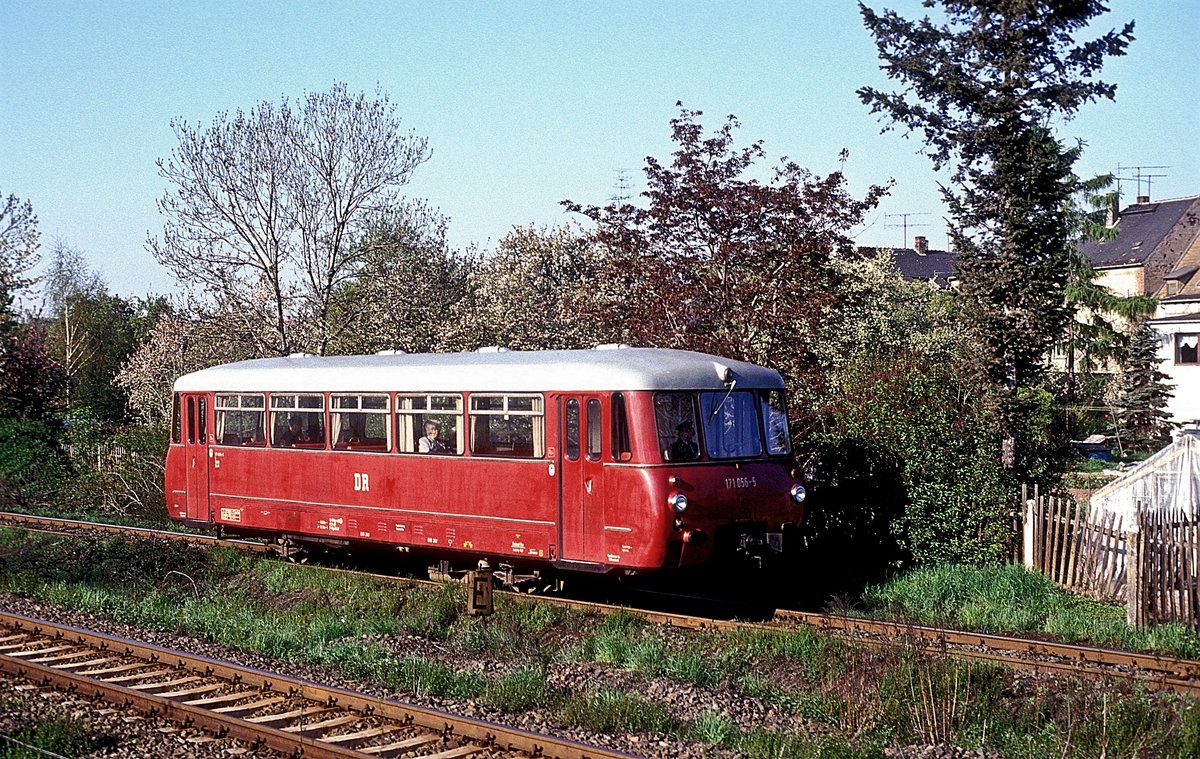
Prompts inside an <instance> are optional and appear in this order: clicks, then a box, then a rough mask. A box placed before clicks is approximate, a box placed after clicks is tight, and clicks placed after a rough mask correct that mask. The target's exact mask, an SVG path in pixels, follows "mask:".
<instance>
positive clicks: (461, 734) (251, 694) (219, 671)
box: [0, 612, 630, 759]
mask: <svg viewBox="0 0 1200 759" xmlns="http://www.w3.org/2000/svg"><path fill="white" fill-rule="evenodd" d="M0 627H3V628H5V630H6V631H7V632H6V633H5V637H4V638H3V641H5V642H6V643H7V645H4V646H2V647H0V648H2V649H3V650H0V670H3V671H6V672H9V673H11V674H14V675H17V676H19V677H22V678H25V679H29V680H34V681H36V682H42V683H47V684H49V683H53V684H55V685H56V686H58V687H60V688H68V689H73V690H74V691H76V692H80V693H85V694H88V695H95V696H99V697H101V698H104V699H105V700H107V701H110V702H114V701H115V702H117V703H122V704H127V705H131V706H134V707H135V708H137V709H139V710H141V711H145V712H150V713H154V714H161V715H162V716H164V717H166V718H168V719H171V720H173V721H176V722H182V723H184V724H189V725H196V726H200V727H204V728H206V729H209V730H211V731H214V732H216V733H218V734H221V735H229V736H233V737H235V738H239V739H241V740H244V741H247V742H249V743H252V744H255V745H266V746H270V747H271V748H273V749H275V750H277V751H280V752H282V753H284V754H290V755H293V756H304V757H319V758H320V759H340V758H345V757H364V756H371V755H373V754H371V753H368V752H364V751H360V750H356V749H352V748H347V747H345V746H341V745H338V744H337V743H335V742H328V741H329V740H331V739H334V738H338V737H339V736H337V735H326V736H323V738H316V737H310V736H308V735H304V734H303V732H304V731H308V732H311V731H312V727H313V726H312V725H308V726H304V727H293V728H292V729H284V728H276V727H272V726H271V725H268V724H262V723H256V722H254V721H252V720H251V719H246V718H244V717H239V716H234V715H232V714H229V713H222V712H218V711H214V710H213V709H206V708H203V707H202V706H200V705H197V703H196V701H193V702H191V703H185V702H183V701H181V700H179V698H178V697H169V696H167V695H161V694H156V693H152V692H149V690H150V688H153V687H158V688H159V689H160V690H162V688H163V687H166V688H167V689H168V690H169V689H170V688H171V687H178V686H174V685H173V683H175V682H179V683H180V684H182V682H183V681H185V680H186V681H191V682H194V681H198V680H200V679H204V678H209V679H216V680H218V681H224V683H225V684H226V685H227V687H229V688H233V689H235V692H242V695H241V697H240V699H238V700H244V699H247V698H258V699H259V700H260V701H261V700H266V701H272V704H271V705H272V706H276V705H278V704H280V703H284V702H286V701H302V702H306V703H307V704H308V705H309V706H307V707H303V708H301V709H300V710H298V712H297V713H296V714H295V718H296V719H304V718H308V717H311V716H313V715H315V714H316V713H318V712H326V711H327V710H341V711H344V712H349V713H351V715H353V719H354V720H358V721H361V720H378V721H382V722H385V723H390V724H391V725H394V726H396V727H399V728H420V729H422V730H424V731H426V732H428V733H430V734H432V735H434V736H438V740H441V739H442V738H445V739H451V738H453V739H457V740H460V741H467V742H470V743H471V744H474V746H463V747H452V748H450V749H449V751H453V752H455V753H454V755H456V756H468V755H472V754H479V755H488V756H491V755H494V752H496V751H502V752H508V753H510V754H514V755H516V756H526V757H539V758H540V757H545V758H546V759H550V758H551V757H556V758H557V759H629V757H630V755H628V754H624V753H620V752H617V751H613V750H611V749H604V748H600V747H596V746H588V745H585V744H582V743H578V742H575V741H571V740H566V739H562V738H555V737H551V736H546V735H539V734H536V733H531V732H528V731H525V730H520V729H517V728H512V727H507V726H504V725H499V724H496V723H491V722H485V721H483V720H477V719H472V718H468V717H460V716H456V715H452V714H449V713H447V712H442V711H438V710H435V709H428V708H425V707H420V706H416V705H413V704H406V703H403V702H400V701H395V700H392V699H384V698H377V697H374V696H369V695H366V694H362V693H355V692H352V691H348V690H344V689H341V688H335V687H332V686H328V685H322V684H320V683H315V682H312V681H308V680H302V679H298V678H292V677H287V676H284V675H280V674H277V673H273V672H266V671H263V670H258V669H253V668H248V667H241V666H238V665H236V664H232V663H229V662H223V661H219V660H216V659H210V658H208V657H204V656H198V655H195V654H189V653H186V652H183V651H177V650H172V649H167V648H161V647H159V646H153V645H150V644H148V643H143V642H140V641H134V640H128V639H123V638H118V637H114V636H110V635H105V634H103V633H99V632H95V631H91V630H83V629H80V628H77V627H71V626H69V625H60V624H56V623H52V622H47V621H45V620H40V619H34V618H31V617H26V616H24V615H20V614H13V613H11V612H0ZM22 634H24V635H26V636H28V637H29V641H28V642H29V643H30V644H33V643H39V642H41V643H50V644H51V645H49V646H46V647H40V648H24V647H23V646H24V641H22V640H18V641H17V642H12V641H13V639H16V638H19V637H20V636H21V635H22ZM75 647H82V648H84V649H85V651H84V652H83V653H78V654H76V653H63V652H64V651H70V649H72V648H75ZM88 651H92V652H95V655H101V656H102V658H103V657H111V658H116V659H133V660H135V663H133V664H126V665H118V666H112V665H110V666H109V667H105V668H103V669H108V672H107V674H119V675H120V676H117V677H109V678H108V680H111V681H112V682H110V681H108V680H105V679H103V678H101V677H100V675H99V674H96V675H91V676H89V675H88V674H87V671H84V672H75V671H71V670H72V669H74V668H77V667H72V668H64V667H65V666H66V665H67V664H68V663H69V662H70V661H72V660H75V659H78V658H80V657H81V656H84V655H89V654H87V652H88ZM16 654H20V655H16ZM49 654H56V656H49ZM60 657H61V661H60V663H59V666H55V665H54V664H52V663H50V660H52V659H58V658H60ZM39 660H41V661H39ZM146 667H158V668H160V669H158V670H156V671H154V672H150V673H142V674H140V675H139V674H134V675H128V674H124V673H125V672H129V671H131V670H138V669H141V668H146ZM168 673H178V674H181V675H185V676H184V677H181V678H177V680H173V681H169V682H167V683H157V684H154V683H151V682H149V681H151V680H152V679H153V678H157V677H163V676H166V675H167V674H168ZM138 678H140V679H143V680H146V681H147V683H146V684H142V683H138V684H137V685H126V684H124V683H127V682H130V681H131V680H134V679H138ZM116 681H120V682H116ZM191 682H189V684H191ZM160 686H161V687H160ZM184 690H187V689H186V688H185V689H184ZM213 690H216V688H215V687H214V688H213ZM271 694H275V695H274V698H265V699H264V698H262V697H266V696H270V695H271ZM198 700H200V701H202V700H204V699H198ZM226 702H227V703H229V704H233V703H234V700H232V699H228V698H227V699H226V700H225V701H223V702H222V703H226ZM249 706H253V704H250V705H246V708H249ZM227 712H228V710H227ZM289 714H290V713H289ZM280 716H283V715H278V714H277V715H273V717H272V719H271V721H280V720H279V719H278V718H279V717H280ZM329 721H330V722H337V721H338V720H336V719H332V720H329ZM350 721H351V720H350V718H347V719H346V720H343V721H342V724H348V723H349V722H350ZM343 737H344V736H343ZM432 749H433V747H431V750H432ZM443 749H445V746H444V745H443V746H441V747H440V748H438V750H437V751H434V753H435V754H438V753H441V751H442V750H443ZM489 752H492V753H489ZM445 755H447V756H448V755H449V754H448V753H447V754H445Z"/></svg>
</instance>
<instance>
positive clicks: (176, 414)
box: [171, 393, 183, 443]
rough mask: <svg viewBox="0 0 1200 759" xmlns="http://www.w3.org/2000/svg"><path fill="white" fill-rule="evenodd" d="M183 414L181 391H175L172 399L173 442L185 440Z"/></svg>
mask: <svg viewBox="0 0 1200 759" xmlns="http://www.w3.org/2000/svg"><path fill="white" fill-rule="evenodd" d="M182 417H183V414H182V412H181V411H180V409H179V393H175V394H174V396H173V399H172V401H171V442H172V443H180V442H182V441H183V419H182Z"/></svg>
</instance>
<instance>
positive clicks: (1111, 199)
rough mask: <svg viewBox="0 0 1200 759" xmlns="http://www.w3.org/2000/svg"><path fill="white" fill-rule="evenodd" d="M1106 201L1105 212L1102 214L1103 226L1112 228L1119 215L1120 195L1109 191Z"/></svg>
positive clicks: (1115, 224)
mask: <svg viewBox="0 0 1200 759" xmlns="http://www.w3.org/2000/svg"><path fill="white" fill-rule="evenodd" d="M1106 201H1107V202H1105V204H1104V206H1105V209H1106V210H1107V213H1106V214H1105V216H1104V226H1106V227H1108V228H1109V229H1112V228H1113V227H1115V226H1117V219H1118V218H1120V216H1121V206H1120V205H1118V204H1119V203H1120V202H1121V196H1120V195H1119V194H1117V193H1115V192H1110V193H1109V194H1108V198H1106Z"/></svg>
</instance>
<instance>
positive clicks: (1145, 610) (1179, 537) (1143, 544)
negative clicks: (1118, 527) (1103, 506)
mask: <svg viewBox="0 0 1200 759" xmlns="http://www.w3.org/2000/svg"><path fill="white" fill-rule="evenodd" d="M1137 527H1138V529H1137V531H1136V532H1135V533H1133V534H1131V535H1130V536H1129V558H1128V560H1127V563H1128V564H1129V567H1130V580H1129V584H1130V587H1131V588H1136V592H1134V593H1131V594H1129V596H1128V604H1127V609H1128V615H1129V621H1130V623H1131V624H1135V625H1137V626H1138V627H1145V626H1146V625H1153V624H1161V623H1163V622H1187V623H1189V624H1191V625H1192V626H1193V627H1200V595H1198V590H1200V589H1198V587H1197V586H1198V583H1197V568H1198V564H1197V553H1198V552H1200V524H1198V523H1197V520H1196V519H1194V518H1188V517H1186V516H1185V515H1184V514H1182V513H1180V512H1177V511H1176V512H1170V511H1157V510H1153V509H1149V508H1146V507H1145V506H1143V505H1139V506H1138V514H1137Z"/></svg>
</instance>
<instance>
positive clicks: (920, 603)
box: [863, 565, 1200, 657]
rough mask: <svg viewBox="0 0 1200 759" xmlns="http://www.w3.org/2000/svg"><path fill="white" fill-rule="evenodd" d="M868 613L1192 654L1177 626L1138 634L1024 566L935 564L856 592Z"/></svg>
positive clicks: (1116, 613) (1193, 645)
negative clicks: (861, 592) (864, 603)
mask: <svg viewBox="0 0 1200 759" xmlns="http://www.w3.org/2000/svg"><path fill="white" fill-rule="evenodd" d="M863 600H864V601H865V602H866V603H867V605H868V608H869V609H871V610H873V611H875V612H884V613H886V614H889V615H896V616H900V617H901V618H904V619H910V620H913V621H916V622H918V623H921V624H931V625H941V624H947V625H952V626H958V627H966V628H969V629H977V630H983V631H988V632H998V633H1027V632H1035V631H1036V632H1047V633H1051V634H1054V635H1056V636H1059V637H1061V638H1064V639H1065V640H1068V641H1087V642H1094V643H1098V644H1101V645H1112V646H1121V647H1125V648H1130V649H1132V650H1150V651H1163V652H1167V653H1170V654H1173V655H1176V656H1190V657H1195V656H1197V655H1200V634H1197V633H1196V632H1195V631H1191V630H1188V629H1187V628H1186V627H1183V626H1181V625H1168V626H1165V627H1163V628H1152V629H1150V630H1145V631H1139V630H1135V629H1133V628H1130V627H1129V626H1128V625H1126V623H1125V611H1124V609H1123V608H1121V607H1119V606H1116V605H1114V604H1102V603H1098V602H1096V601H1091V600H1088V599H1085V598H1081V597H1079V596H1074V595H1071V594H1070V593H1066V592H1064V591H1062V590H1059V589H1058V588H1057V587H1055V586H1054V584H1053V583H1051V582H1050V581H1049V580H1047V579H1046V578H1045V577H1043V576H1042V575H1040V574H1038V573H1036V572H1031V571H1029V570H1027V569H1025V568H1024V567H1020V566H1016V565H1008V566H1003V567H984V568H977V567H965V566H958V565H942V566H937V567H927V568H923V569H918V570H915V571H913V572H911V573H909V574H907V575H905V576H903V577H899V578H896V579H894V580H892V581H891V582H889V583H887V584H886V585H881V586H876V587H871V588H868V589H867V590H866V592H865V593H864V594H863Z"/></svg>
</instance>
